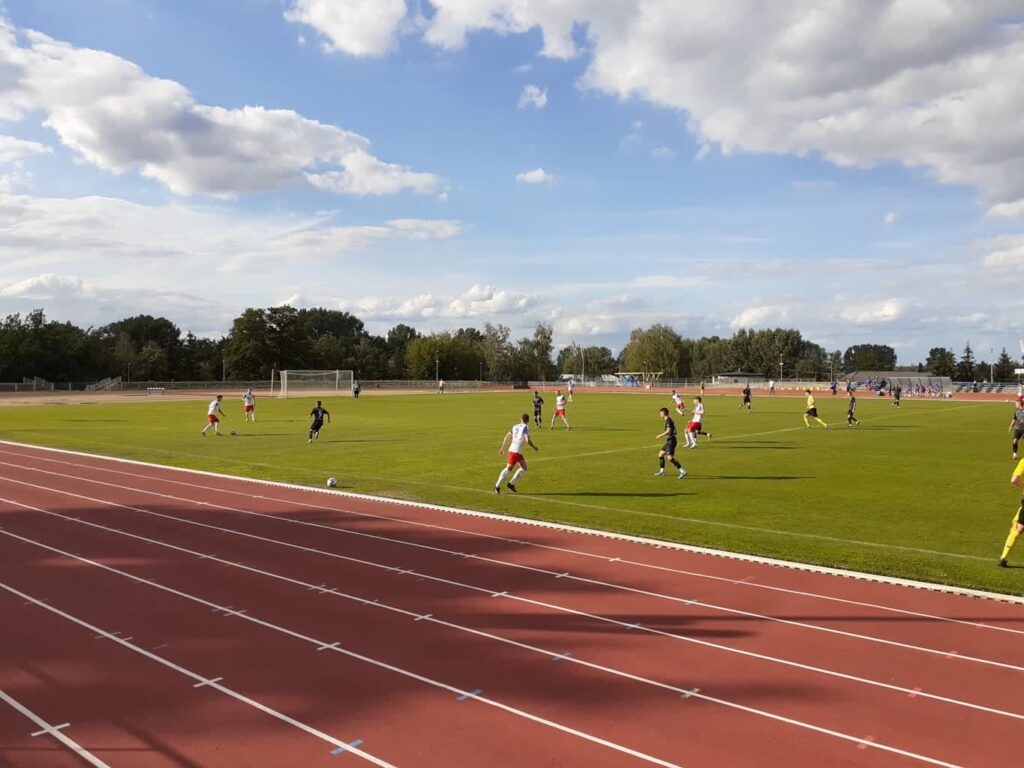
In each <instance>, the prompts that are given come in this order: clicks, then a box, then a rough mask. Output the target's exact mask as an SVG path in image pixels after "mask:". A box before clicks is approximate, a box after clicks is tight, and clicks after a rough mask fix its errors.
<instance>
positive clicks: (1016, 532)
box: [999, 459, 1024, 568]
mask: <svg viewBox="0 0 1024 768" xmlns="http://www.w3.org/2000/svg"><path fill="white" fill-rule="evenodd" d="M1022 475H1024V459H1022V460H1021V461H1020V462H1019V463H1018V464H1017V468H1016V469H1015V470H1013V475H1012V476H1011V477H1010V482H1011V483H1013V484H1014V485H1015V486H1017V487H1018V488H1020V489H1021V490H1022V491H1024V477H1022ZM1022 533H1024V498H1022V499H1021V500H1020V509H1018V510H1017V511H1016V512H1015V513H1014V514H1013V520H1012V521H1011V522H1010V535H1009V536H1007V537H1006V544H1005V545H1003V554H1002V555H1000V557H999V567H1000V568H1005V567H1006V565H1007V564H1006V558H1008V557H1009V556H1010V550H1011V549H1013V545H1014V544H1016V543H1017V537H1018V536H1020V535H1021V534H1022Z"/></svg>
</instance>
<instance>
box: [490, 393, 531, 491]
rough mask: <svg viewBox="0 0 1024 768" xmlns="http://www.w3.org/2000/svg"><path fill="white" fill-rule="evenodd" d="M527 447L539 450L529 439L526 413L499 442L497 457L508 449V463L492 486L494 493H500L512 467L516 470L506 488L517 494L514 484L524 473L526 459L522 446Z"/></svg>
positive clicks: (528, 422) (527, 415) (528, 419)
mask: <svg viewBox="0 0 1024 768" xmlns="http://www.w3.org/2000/svg"><path fill="white" fill-rule="evenodd" d="M524 445H528V446H530V447H531V448H533V450H535V451H537V450H540V449H539V448H537V446H536V445H534V444H533V438H532V437H530V415H529V414H527V413H524V414H523V417H522V419H520V421H519V423H518V424H514V425H512V428H511V429H510V430H509V431H508V432H506V433H505V437H504V438H503V439H502V441H501V448H499V449H498V455H501V454H502V453H504V452H505V448H506V447H507V448H508V462H507V463H506V464H505V468H504V469H503V470H501V474H500V475H498V482H496V483H495V484H494V492H495V493H501V484H502V483H503V482H505V478H506V477H508V474H509V472H511V471H512V467H515V468H516V471H515V474H513V475H512V479H511V480H509V481H508V485H507V486H506V487H507V488H508V489H509V490H510V491H512V493H518V491H517V490H516V483H517V482H519V478H521V477H522V476H523V473H524V472H526V457H525V456H523V446H524Z"/></svg>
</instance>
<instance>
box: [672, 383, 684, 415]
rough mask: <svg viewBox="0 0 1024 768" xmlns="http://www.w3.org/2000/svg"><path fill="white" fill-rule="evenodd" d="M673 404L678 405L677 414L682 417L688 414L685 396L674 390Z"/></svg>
mask: <svg viewBox="0 0 1024 768" xmlns="http://www.w3.org/2000/svg"><path fill="white" fill-rule="evenodd" d="M672 402H673V403H675V404H676V413H678V414H680V415H681V414H684V413H686V404H685V403H684V402H683V396H682V395H680V394H679V393H678V392H676V391H675V390H674V389H673V390H672Z"/></svg>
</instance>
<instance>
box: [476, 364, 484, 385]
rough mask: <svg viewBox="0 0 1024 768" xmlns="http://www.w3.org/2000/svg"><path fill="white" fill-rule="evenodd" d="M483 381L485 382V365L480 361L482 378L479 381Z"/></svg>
mask: <svg viewBox="0 0 1024 768" xmlns="http://www.w3.org/2000/svg"><path fill="white" fill-rule="evenodd" d="M483 380H484V363H483V360H481V361H480V378H479V379H477V381H479V382H483Z"/></svg>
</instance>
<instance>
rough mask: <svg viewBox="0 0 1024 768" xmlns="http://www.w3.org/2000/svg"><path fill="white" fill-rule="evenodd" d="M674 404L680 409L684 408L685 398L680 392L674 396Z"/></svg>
mask: <svg viewBox="0 0 1024 768" xmlns="http://www.w3.org/2000/svg"><path fill="white" fill-rule="evenodd" d="M672 402H673V403H675V404H676V405H677V406H679V407H680V408H682V407H683V396H682V395H680V394H679V393H678V392H676V393H675V394H674V395H672Z"/></svg>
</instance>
